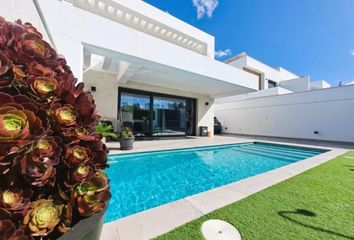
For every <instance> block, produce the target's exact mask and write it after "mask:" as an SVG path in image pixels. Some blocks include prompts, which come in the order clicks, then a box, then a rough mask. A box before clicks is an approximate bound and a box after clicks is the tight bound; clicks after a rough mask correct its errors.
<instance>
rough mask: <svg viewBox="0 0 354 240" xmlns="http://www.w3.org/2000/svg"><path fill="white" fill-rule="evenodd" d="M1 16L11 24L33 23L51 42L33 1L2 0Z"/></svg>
mask: <svg viewBox="0 0 354 240" xmlns="http://www.w3.org/2000/svg"><path fill="white" fill-rule="evenodd" d="M0 16H2V17H4V18H5V19H6V20H7V21H10V22H14V21H15V20H17V19H21V20H22V21H23V22H30V23H32V24H33V26H35V27H36V28H37V29H38V30H39V31H40V32H41V33H42V34H43V38H44V39H45V40H46V41H48V42H50V39H49V37H48V34H47V32H46V29H45V27H44V25H43V23H42V20H41V18H40V15H39V14H38V12H37V9H36V6H35V4H34V2H33V1H30V0H25V1H24V0H1V7H0Z"/></svg>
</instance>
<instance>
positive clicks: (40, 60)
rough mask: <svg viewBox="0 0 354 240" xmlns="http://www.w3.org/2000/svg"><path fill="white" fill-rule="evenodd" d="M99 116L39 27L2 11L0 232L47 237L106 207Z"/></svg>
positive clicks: (14, 239)
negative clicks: (4, 15)
mask: <svg viewBox="0 0 354 240" xmlns="http://www.w3.org/2000/svg"><path fill="white" fill-rule="evenodd" d="M98 119H99V116H98V114H97V112H96V106H95V102H94V99H93V97H92V95H91V94H90V93H89V92H86V91H84V85H83V84H82V83H79V84H77V82H76V79H75V78H74V76H73V74H72V71H71V70H70V67H69V66H68V65H67V64H66V61H65V59H64V58H63V57H62V56H59V55H58V54H57V53H56V51H55V50H54V49H53V48H52V47H51V46H50V44H48V43H47V42H46V41H45V40H44V39H43V38H42V34H41V33H40V32H38V30H37V29H36V28H35V27H33V26H32V25H31V24H30V23H22V22H21V21H20V20H17V21H16V22H15V23H11V22H8V21H5V20H4V18H2V17H0V239H9V240H33V239H52V238H53V237H57V236H60V234H63V233H65V232H67V231H69V230H70V228H71V227H72V226H73V225H74V224H76V223H77V222H78V221H80V220H81V219H82V218H85V217H88V216H91V215H92V214H95V213H97V212H100V211H103V210H104V209H105V208H106V206H107V202H108V200H109V198H110V192H109V182H108V179H107V177H106V175H105V174H104V173H103V172H102V171H103V170H104V169H105V168H106V167H107V166H108V165H107V153H108V151H107V148H106V146H105V145H104V144H103V143H102V142H101V136H100V135H97V134H95V133H94V129H95V126H96V123H97V121H98Z"/></svg>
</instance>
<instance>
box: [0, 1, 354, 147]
mask: <svg viewBox="0 0 354 240" xmlns="http://www.w3.org/2000/svg"><path fill="white" fill-rule="evenodd" d="M0 15H1V16H3V17H5V18H6V19H7V20H16V19H18V18H21V19H22V20H23V21H28V22H31V23H32V24H34V25H35V26H37V27H38V28H39V30H40V31H41V32H42V33H44V36H45V38H46V39H47V40H48V41H49V42H50V43H51V44H52V45H53V46H54V47H55V48H56V49H57V51H58V52H60V53H62V54H63V55H65V57H66V59H67V62H68V64H69V65H70V66H71V67H72V70H73V72H74V74H75V76H76V77H77V78H78V81H83V82H85V85H86V88H87V90H90V91H92V93H93V95H94V97H95V99H96V104H97V109H98V111H99V113H100V115H101V116H102V118H103V119H106V120H110V121H112V122H113V125H114V126H115V129H116V130H118V129H119V128H120V127H121V126H129V127H131V128H132V129H134V132H135V134H136V135H137V136H141V137H145V136H146V137H153V136H158V137H161V136H176V135H179V136H185V135H187V136H189V135H190V136H195V135H199V128H200V127H207V128H208V131H209V132H210V134H211V135H212V134H213V126H214V116H215V115H216V116H217V117H218V119H219V120H220V121H221V122H222V124H223V131H224V132H226V133H237V134H252V135H267V136H269V135H270V136H280V137H292V138H311V139H313V138H314V139H321V140H336V141H354V133H353V132H351V133H350V134H349V132H350V131H348V125H352V124H350V123H349V122H350V121H351V120H352V119H354V116H353V114H354V113H353V111H350V110H349V108H350V106H351V107H352V106H353V105H354V104H353V103H354V102H353V92H354V91H353V86H346V87H343V88H329V87H330V85H329V84H328V83H327V82H325V81H315V82H310V79H309V77H302V76H298V75H296V74H294V73H292V72H290V71H288V70H286V69H284V68H273V67H270V66H268V65H266V64H264V63H262V62H260V61H258V60H256V59H254V58H252V57H250V56H248V55H247V54H246V53H241V54H239V55H237V56H235V57H232V58H230V59H229V60H227V61H226V62H220V61H217V60H215V59H214V47H215V46H214V45H215V39H214V37H213V36H211V35H209V34H207V33H205V32H203V31H201V30H199V29H197V28H195V27H193V26H191V25H189V24H187V23H185V22H183V21H181V20H179V19H177V18H175V17H173V16H171V15H170V14H168V13H166V12H163V11H161V10H159V9H157V8H155V7H153V6H151V5H149V4H147V3H145V2H144V1H141V0H66V1H63V0H61V1H60V0H33V1H23V0H3V1H2V7H1V9H0ZM310 90H315V91H310ZM303 95H304V96H303ZM278 97H282V99H281V100H279V101H280V102H281V103H282V104H284V103H286V102H289V101H290V102H291V101H292V103H291V104H293V105H292V106H294V104H295V105H296V104H299V106H300V105H301V106H304V103H303V102H301V101H304V100H305V99H307V100H306V101H307V103H312V104H314V103H317V104H318V105H317V106H313V107H312V108H311V109H307V108H309V107H310V106H312V105H311V104H305V105H306V107H307V108H301V107H299V109H300V110H296V111H295V112H296V113H291V112H289V111H290V108H285V109H282V110H281V111H282V112H281V114H280V115H279V114H278V115H274V114H275V113H276V112H277V111H278V110H274V111H273V112H272V114H271V115H269V111H268V112H267V113H264V115H262V114H263V113H262V111H261V110H259V109H258V110H255V109H257V108H256V106H257V107H260V105H259V104H258V103H259V102H260V103H261V104H266V103H267V104H268V105H267V106H266V107H267V109H272V107H274V106H275V105H276V106H278V105H279V103H277V102H276V101H273V98H278ZM293 98H296V99H300V101H297V100H291V99H293ZM252 101H253V102H252ZM257 101H258V102H257ZM277 101H278V100H277ZM294 101H295V102H294ZM254 102H256V103H254ZM330 103H331V104H332V105H330V106H329V105H328V104H330ZM254 104H255V105H254ZM240 106H241V107H240ZM319 107H320V108H319ZM241 108H242V109H243V110H242V111H241V110H240V109H241ZM235 109H238V110H237V111H236V110H235ZM262 109H265V106H263V108H262ZM305 109H307V110H306V111H308V112H306V113H305V112H303V111H304V110H305ZM215 110H216V112H215ZM324 110H326V111H325V113H327V114H329V116H326V118H324V116H323V115H321V114H319V112H324ZM293 115H294V116H293ZM279 116H292V117H294V118H295V119H293V120H286V121H285V120H284V119H283V118H279ZM334 116H336V118H334ZM338 116H339V117H340V118H339V119H338ZM328 117H329V118H328ZM307 118H309V119H307ZM299 119H305V120H304V121H305V122H303V123H302V124H301V126H299V127H298V128H294V126H292V125H291V126H292V129H294V131H296V132H297V134H292V133H291V131H290V130H288V129H287V128H288V127H289V124H293V123H292V121H294V122H297V123H300V122H301V121H300V120H299ZM321 121H323V123H322V122H321ZM296 125H297V124H296ZM312 125H316V127H314V126H312ZM332 125H334V126H336V127H338V126H343V127H342V128H343V132H342V131H341V130H340V129H339V131H338V129H336V130H335V131H334V130H333V133H332V132H330V131H329V132H327V129H333V127H332ZM259 128H262V130H260V129H259ZM344 128H346V129H347V130H346V131H344ZM351 128H352V129H353V126H351Z"/></svg>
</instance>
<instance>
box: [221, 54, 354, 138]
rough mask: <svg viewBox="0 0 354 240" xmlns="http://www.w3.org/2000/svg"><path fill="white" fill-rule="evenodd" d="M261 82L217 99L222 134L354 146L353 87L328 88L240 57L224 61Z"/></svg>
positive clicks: (252, 59) (319, 83)
mask: <svg viewBox="0 0 354 240" xmlns="http://www.w3.org/2000/svg"><path fill="white" fill-rule="evenodd" d="M225 62H226V63H228V64H230V65H231V66H234V67H236V68H238V69H242V70H243V71H246V72H250V73H252V74H254V75H256V76H258V77H259V90H258V91H257V92H251V93H246V94H240V95H236V96H229V97H222V98H218V99H216V104H215V116H216V117H217V118H218V120H219V121H221V123H222V126H223V130H222V131H223V132H224V133H229V134H238V135H252V136H268V137H281V138H292V139H311V140H325V141H339V142H354V126H353V124H352V122H353V119H354V112H353V110H352V109H353V106H354V85H347V86H342V87H331V85H330V84H329V83H328V82H326V81H323V80H319V81H310V77H308V76H304V77H303V76H298V75H296V74H294V73H292V72H290V71H288V70H286V69H284V68H273V67H270V66H268V65H266V64H264V63H262V62H260V61H258V60H257V59H254V58H252V57H250V56H248V55H247V54H246V53H241V54H239V55H237V56H235V57H232V58H230V59H229V60H227V61H225Z"/></svg>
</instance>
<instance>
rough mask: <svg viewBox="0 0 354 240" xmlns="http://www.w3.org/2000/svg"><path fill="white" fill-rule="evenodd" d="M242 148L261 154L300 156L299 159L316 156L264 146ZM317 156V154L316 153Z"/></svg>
mask: <svg viewBox="0 0 354 240" xmlns="http://www.w3.org/2000/svg"><path fill="white" fill-rule="evenodd" d="M242 148H246V149H252V150H253V149H254V150H255V151H261V152H271V153H275V154H281V155H285V156H294V155H297V156H300V157H304V158H308V157H312V156H314V155H316V154H313V153H308V152H300V151H297V150H295V151H292V150H290V149H289V150H287V149H279V148H269V147H264V146H257V145H254V146H250V147H249V146H246V147H242ZM317 154H318V153H317Z"/></svg>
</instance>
